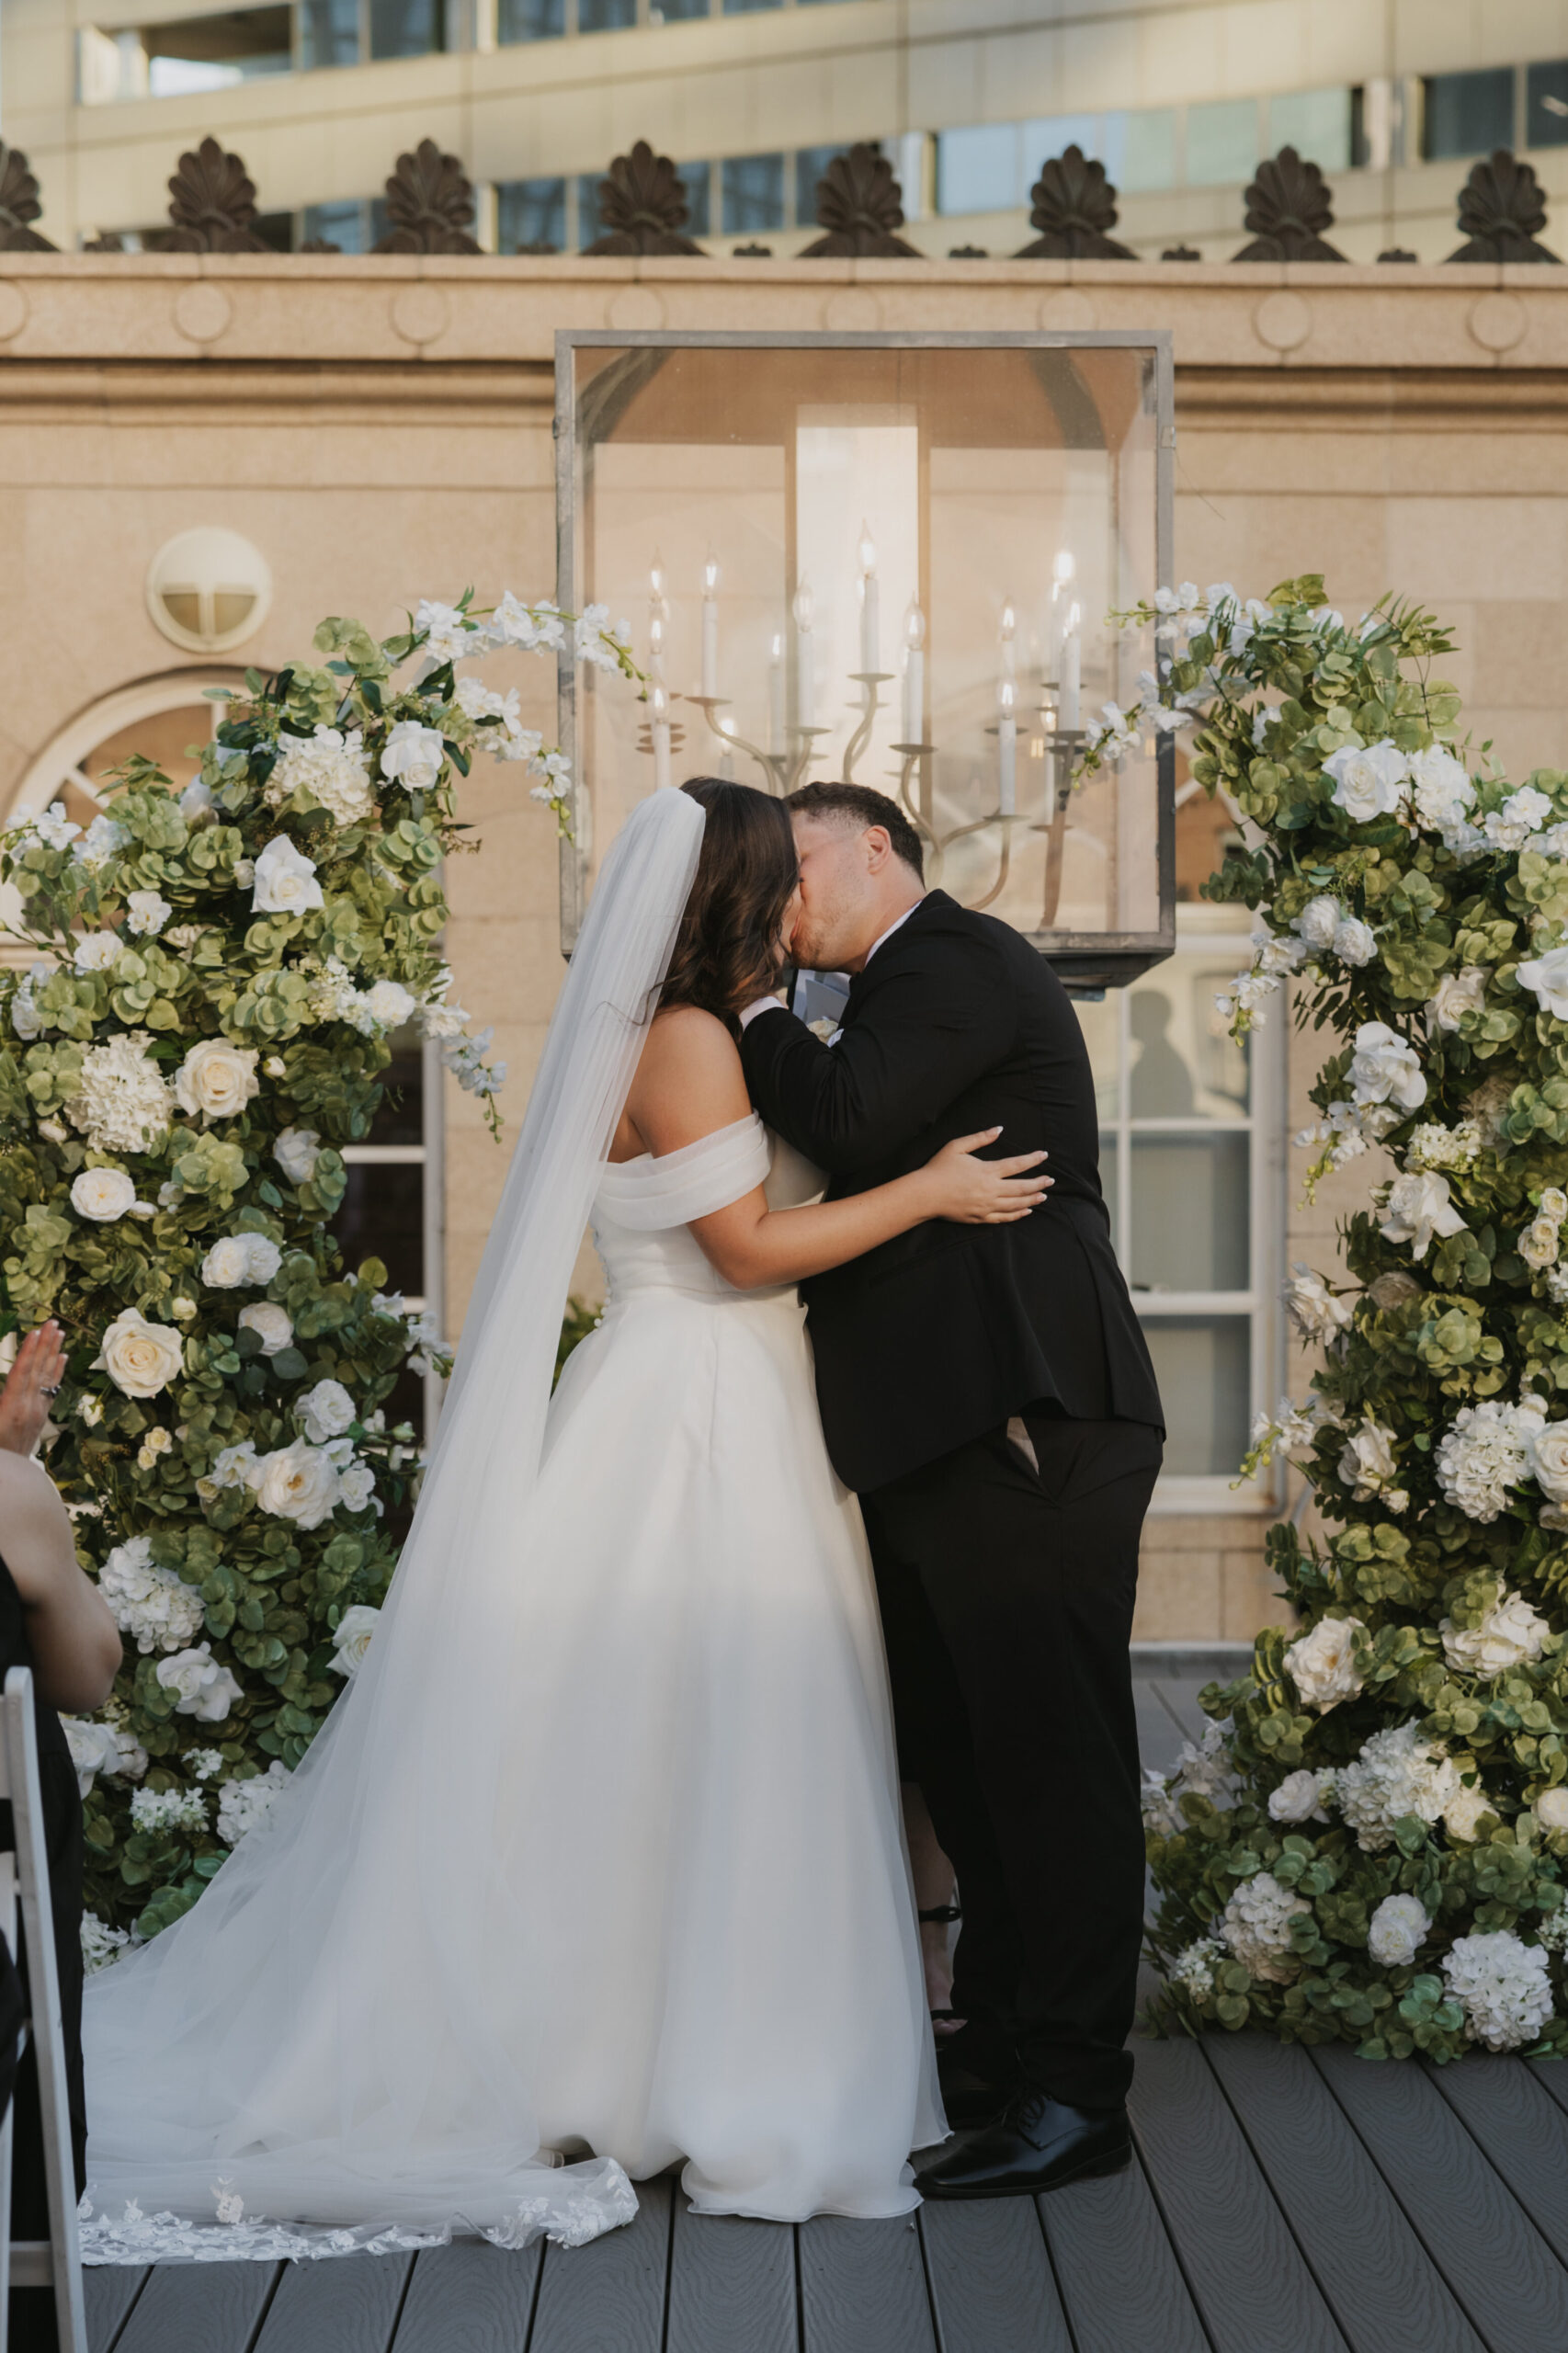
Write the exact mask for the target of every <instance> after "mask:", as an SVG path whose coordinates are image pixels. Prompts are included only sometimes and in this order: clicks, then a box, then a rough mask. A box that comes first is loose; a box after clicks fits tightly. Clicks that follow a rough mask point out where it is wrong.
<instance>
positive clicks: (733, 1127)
mask: <svg viewBox="0 0 1568 2353" xmlns="http://www.w3.org/2000/svg"><path fill="white" fill-rule="evenodd" d="M761 1125H762V1115H761V1113H760V1112H758V1111H748V1112H747V1113H746V1115H745V1117H744V1119H742V1120H731V1121H730V1123H729V1125H728V1126H727V1127H722V1128H712V1129H710V1131H709V1132H708V1134H707V1135H705V1136H698V1137H697V1138H696V1139H695V1140H694V1141H693V1142H691V1143H683V1144H677V1145H676V1149H675V1151H674V1152H659V1153H653V1152H639V1153H635V1154H633V1155H632V1157H631V1159H630V1160H607V1161H606V1163H605V1175H606V1176H619V1175H620V1174H621V1173H622V1171H624V1170H625V1169H628V1168H642V1167H647V1166H652V1167H654V1168H678V1167H679V1165H680V1164H681V1162H682V1161H683V1160H689V1159H690V1157H691V1155H692V1154H693V1153H695V1152H701V1151H703V1150H705V1149H706V1147H707V1146H708V1145H709V1144H710V1143H717V1142H718V1141H719V1139H720V1137H721V1136H733V1135H738V1134H739V1133H740V1131H741V1130H742V1129H743V1128H760V1127H761Z"/></svg>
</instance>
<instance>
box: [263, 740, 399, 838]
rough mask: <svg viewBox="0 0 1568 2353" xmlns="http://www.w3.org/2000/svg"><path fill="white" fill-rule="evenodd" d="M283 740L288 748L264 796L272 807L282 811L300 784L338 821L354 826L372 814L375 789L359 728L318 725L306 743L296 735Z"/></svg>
mask: <svg viewBox="0 0 1568 2353" xmlns="http://www.w3.org/2000/svg"><path fill="white" fill-rule="evenodd" d="M285 741H286V743H287V745H288V748H287V749H286V750H285V751H284V752H283V754H282V756H281V757H280V758H279V759H278V764H277V766H276V767H274V769H273V771H272V774H271V775H270V776H269V777H268V778H267V790H266V791H265V792H264V794H263V796H262V798H263V799H264V800H265V801H267V805H268V807H269V808H273V809H280V808H281V807H282V806H283V803H284V802H285V801H291V800H292V799H293V797H294V795H295V793H296V792H297V791H298V790H300V788H301V785H302V786H303V787H304V790H306V792H308V793H309V795H310V797H311V799H312V801H314V802H315V803H316V804H317V806H318V807H320V808H322V809H325V810H326V811H328V812H329V813H330V814H331V815H332V816H333V817H335V819H336V821H337V823H338V824H340V825H355V824H358V823H359V822H360V820H361V819H362V818H365V817H369V816H370V815H372V814H373V813H374V811H375V806H376V793H375V787H374V786H373V785H372V783H371V781H370V770H369V762H368V760H367V759H366V756H365V747H364V737H363V735H362V734H361V733H360V731H359V729H358V727H351V728H349V729H348V731H347V733H344V732H343V730H341V729H340V728H336V727H321V726H318V727H317V729H316V731H315V733H314V734H313V735H312V736H311V737H310V738H309V740H308V741H301V739H300V738H299V737H297V736H290V737H288V738H286V739H285Z"/></svg>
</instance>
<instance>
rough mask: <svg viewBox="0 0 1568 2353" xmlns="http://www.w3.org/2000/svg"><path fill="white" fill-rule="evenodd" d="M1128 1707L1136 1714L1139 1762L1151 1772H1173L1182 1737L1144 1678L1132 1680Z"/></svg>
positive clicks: (1163, 1704) (1173, 1719) (1168, 1712)
mask: <svg viewBox="0 0 1568 2353" xmlns="http://www.w3.org/2000/svg"><path fill="white" fill-rule="evenodd" d="M1132 1704H1133V1706H1134V1707H1135V1708H1136V1709H1137V1711H1138V1756H1139V1761H1140V1762H1141V1763H1142V1765H1143V1766H1144V1767H1145V1768H1147V1769H1148V1770H1150V1771H1152V1772H1155V1773H1171V1772H1174V1771H1175V1769H1176V1754H1177V1751H1178V1750H1179V1749H1180V1747H1181V1744H1182V1740H1183V1738H1184V1734H1183V1733H1181V1732H1180V1731H1179V1730H1178V1729H1177V1726H1176V1720H1175V1718H1174V1717H1173V1716H1172V1714H1171V1711H1170V1710H1169V1709H1168V1708H1167V1707H1166V1706H1165V1703H1164V1701H1163V1700H1162V1699H1161V1698H1160V1696H1159V1694H1158V1692H1157V1691H1156V1690H1155V1688H1154V1687H1153V1683H1152V1682H1151V1681H1150V1680H1149V1679H1148V1678H1147V1677H1142V1676H1139V1677H1134V1679H1133V1684H1132Z"/></svg>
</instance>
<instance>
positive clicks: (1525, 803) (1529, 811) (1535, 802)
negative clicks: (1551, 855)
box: [1481, 784, 1553, 850]
mask: <svg viewBox="0 0 1568 2353" xmlns="http://www.w3.org/2000/svg"><path fill="white" fill-rule="evenodd" d="M1552 814H1553V810H1552V806H1551V801H1549V800H1548V798H1547V796H1546V794H1545V793H1544V792H1538V791H1537V790H1536V789H1535V787H1534V785H1533V784H1524V785H1521V786H1520V787H1519V790H1517V792H1510V793H1509V795H1508V797H1507V799H1506V801H1504V803H1503V805H1502V807H1501V808H1500V809H1493V810H1489V811H1488V813H1487V814H1486V815H1485V816H1484V817H1483V819H1482V821H1481V830H1482V832H1483V834H1484V835H1486V838H1487V840H1488V841H1489V842H1490V844H1491V845H1492V847H1493V848H1494V849H1500V850H1521V849H1523V848H1524V847H1525V844H1526V843H1527V842H1528V840H1529V838H1530V835H1532V834H1539V833H1540V829H1541V827H1542V826H1543V825H1544V824H1546V821H1547V819H1548V818H1549V817H1551V815H1552Z"/></svg>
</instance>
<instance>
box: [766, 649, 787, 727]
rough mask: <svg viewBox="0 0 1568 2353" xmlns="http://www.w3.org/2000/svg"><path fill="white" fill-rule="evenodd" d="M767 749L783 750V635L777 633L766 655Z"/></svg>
mask: <svg viewBox="0 0 1568 2353" xmlns="http://www.w3.org/2000/svg"><path fill="white" fill-rule="evenodd" d="M767 748H768V750H769V751H770V752H781V751H782V750H783V749H784V634H783V631H781V630H780V631H776V632H775V634H774V638H773V642H772V643H771V645H770V646H769V648H768V654H767Z"/></svg>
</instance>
